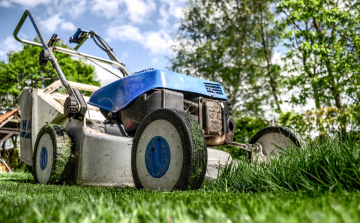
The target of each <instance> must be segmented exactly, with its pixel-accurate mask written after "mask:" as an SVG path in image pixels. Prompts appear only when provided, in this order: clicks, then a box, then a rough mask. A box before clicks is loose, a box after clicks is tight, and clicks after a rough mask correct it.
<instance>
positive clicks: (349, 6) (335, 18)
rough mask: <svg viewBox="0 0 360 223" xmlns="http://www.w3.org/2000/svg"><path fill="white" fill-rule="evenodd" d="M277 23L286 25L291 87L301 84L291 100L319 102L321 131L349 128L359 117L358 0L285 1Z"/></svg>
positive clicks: (317, 113)
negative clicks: (281, 15)
mask: <svg viewBox="0 0 360 223" xmlns="http://www.w3.org/2000/svg"><path fill="white" fill-rule="evenodd" d="M277 9H278V12H279V13H282V14H284V19H283V20H282V22H280V23H279V24H278V25H279V26H282V27H284V28H285V27H287V28H288V29H289V31H288V32H286V33H284V38H285V39H286V42H287V43H289V44H288V49H289V51H288V52H287V53H286V56H285V59H286V61H287V62H288V64H287V69H286V70H287V71H288V74H289V79H288V85H287V86H288V88H289V89H294V88H297V89H299V90H300V92H299V93H297V94H293V95H292V98H291V103H293V104H295V105H305V104H306V103H308V102H309V100H313V101H314V103H315V108H314V109H313V111H312V112H310V113H309V112H308V114H307V116H313V117H314V119H315V120H316V121H315V123H316V128H317V129H318V130H319V131H320V134H323V133H325V132H326V131H328V129H329V128H331V127H332V128H334V126H335V128H336V126H338V129H339V131H340V132H342V133H345V132H346V130H347V129H346V128H347V126H348V125H349V123H354V122H357V123H358V122H359V115H358V112H357V109H358V108H359V96H360V91H359V80H360V79H359V78H360V76H359V72H360V63H359V59H360V51H359V50H360V45H359V44H360V36H359V34H360V11H359V9H360V5H359V3H358V2H357V1H332V0H320V1H318V0H317V1H283V2H282V3H281V4H280V5H278V7H277Z"/></svg>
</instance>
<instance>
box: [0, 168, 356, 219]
mask: <svg viewBox="0 0 360 223" xmlns="http://www.w3.org/2000/svg"><path fill="white" fill-rule="evenodd" d="M0 187H1V194H0V210H1V214H0V222H50V221H53V222H217V223H220V222H266V223H270V222H360V193H359V192H346V191H344V190H342V191H338V192H335V193H331V192H311V193H304V192H302V193H301V192H292V193H284V192H282V193H278V194H277V193H235V192H230V191H226V190H221V191H217V190H216V189H213V188H206V185H205V186H204V188H202V189H201V190H198V191H184V192H151V191H138V190H136V189H134V188H104V187H83V186H68V185H64V186H61V185H36V184H33V179H32V176H31V175H30V174H24V173H14V174H2V175H0Z"/></svg>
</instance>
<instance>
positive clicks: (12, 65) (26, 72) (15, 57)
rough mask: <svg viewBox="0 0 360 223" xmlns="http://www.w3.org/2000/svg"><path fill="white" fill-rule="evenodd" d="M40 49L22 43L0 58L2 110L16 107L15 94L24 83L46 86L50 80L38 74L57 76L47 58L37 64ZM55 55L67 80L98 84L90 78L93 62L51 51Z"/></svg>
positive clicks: (0, 105) (91, 76)
mask: <svg viewBox="0 0 360 223" xmlns="http://www.w3.org/2000/svg"><path fill="white" fill-rule="evenodd" d="M62 47H64V46H62ZM40 51H41V48H40V47H36V46H31V45H24V49H23V50H21V51H19V52H13V51H10V52H9V53H8V54H7V59H8V62H7V63H5V62H4V61H0V107H1V109H2V110H3V111H9V110H13V109H15V108H16V107H17V105H18V101H17V97H18V96H19V94H20V93H21V91H22V89H24V88H25V87H38V88H42V87H46V86H48V85H49V84H51V83H52V82H53V81H54V80H41V79H42V78H57V75H56V73H55V70H54V69H53V67H52V66H51V64H50V62H49V63H48V64H47V65H46V66H44V67H43V66H40V65H39V55H40ZM55 56H56V58H57V60H58V62H59V64H60V67H61V68H62V70H63V72H64V74H65V76H66V78H67V79H68V80H70V81H75V82H80V83H85V84H91V85H96V86H100V83H99V81H96V80H94V75H95V74H94V67H93V66H91V65H88V64H86V63H84V62H83V61H82V60H74V59H72V58H71V56H70V55H67V54H63V53H57V52H55Z"/></svg>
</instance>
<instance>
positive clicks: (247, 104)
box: [171, 0, 281, 116]
mask: <svg viewBox="0 0 360 223" xmlns="http://www.w3.org/2000/svg"><path fill="white" fill-rule="evenodd" d="M273 3H274V1H269V0H264V1H258V0H257V1H256V0H237V1H232V0H224V1H219V0H208V1H202V0H190V2H189V6H188V8H187V9H186V11H185V18H184V19H182V21H181V25H180V28H179V33H178V36H177V39H178V43H179V45H176V46H175V47H174V50H175V52H176V56H175V57H174V58H172V60H171V62H172V67H171V69H172V70H174V71H177V72H181V73H185V74H188V75H192V76H196V77H203V78H206V79H210V80H212V81H218V82H220V83H221V84H222V85H223V87H224V89H225V91H226V92H227V94H228V98H229V100H230V101H231V102H232V104H233V106H234V107H236V108H237V110H238V111H240V112H241V114H244V115H252V116H262V115H263V114H264V109H265V108H264V107H263V105H264V104H268V105H271V106H272V107H274V109H275V110H276V111H278V112H281V106H280V105H281V100H280V98H279V88H280V87H281V78H280V71H281V68H280V66H279V65H277V64H273V62H272V59H273V54H274V48H275V47H276V45H277V44H278V42H279V41H280V39H279V37H280V34H281V32H280V30H278V28H277V27H276V26H275V15H274V12H275V9H274V8H272V9H271V5H272V4H273Z"/></svg>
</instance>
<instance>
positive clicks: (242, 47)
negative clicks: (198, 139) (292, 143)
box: [171, 0, 360, 139]
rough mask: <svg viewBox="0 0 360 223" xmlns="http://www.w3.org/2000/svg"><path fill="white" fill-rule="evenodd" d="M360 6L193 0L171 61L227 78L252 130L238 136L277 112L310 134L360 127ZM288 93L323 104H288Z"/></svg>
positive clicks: (327, 0) (330, 1) (192, 71)
mask: <svg viewBox="0 0 360 223" xmlns="http://www.w3.org/2000/svg"><path fill="white" fill-rule="evenodd" d="M359 12H360V4H359V3H358V2H357V1H353V0H351V1H350V0H339V1H334V0H316V1H315V0H283V1H280V0H279V1H274V0H273V1H270V0H264V1H261V0H223V1H220V0H189V5H188V7H187V8H186V9H185V17H184V18H183V19H182V21H181V24H180V28H179V30H178V35H177V39H178V44H177V45H175V46H174V50H175V56H174V57H173V58H172V60H171V62H172V67H171V68H172V69H173V70H174V71H177V72H182V73H186V74H188V75H192V76H197V77H203V78H205V79H210V80H213V81H218V82H220V83H221V84H222V85H223V87H224V89H225V91H226V92H227V94H228V95H227V96H228V98H229V100H230V101H231V102H232V104H233V106H234V108H235V109H236V110H237V116H236V118H238V121H237V124H238V125H237V127H238V129H248V131H245V130H240V132H237V133H236V134H238V135H236V136H235V139H240V138H239V137H243V138H246V139H247V138H248V135H249V134H252V129H257V128H260V127H261V126H259V125H257V124H256V123H254V122H252V121H251V120H255V119H259V120H261V122H263V121H265V118H264V117H266V116H265V115H266V114H267V115H268V114H269V112H270V113H271V112H272V113H274V112H275V113H277V114H278V115H277V117H276V118H277V120H276V121H274V120H273V121H272V122H273V123H275V124H279V125H285V126H288V127H291V128H293V129H294V130H296V131H298V132H299V133H301V134H302V135H307V136H309V135H310V134H315V133H316V134H317V133H319V134H320V135H323V134H325V133H330V132H331V131H332V132H335V133H339V132H340V133H345V132H346V131H347V130H349V129H350V128H352V129H353V128H355V127H358V126H360V113H359V112H358V111H359V108H360V103H359V98H360V91H359V86H360V76H359V72H360V70H359V69H360V63H359V59H360V55H359V53H360V51H359V50H360V48H359V46H360V13H359ZM276 53H279V54H281V55H282V56H283V61H284V63H285V64H280V63H275V62H274V61H275V60H274V56H275V54H276ZM286 98H287V99H288V100H287V101H286V103H287V104H286V105H287V106H288V107H289V105H292V106H295V107H298V108H299V107H303V106H306V105H308V104H309V103H313V104H314V105H315V107H314V108H312V109H310V110H308V111H305V112H304V113H297V112H295V111H285V110H284V107H285V104H284V103H285V101H284V99H286ZM264 105H268V106H267V107H266V106H264ZM307 107H309V106H307ZM269 108H270V109H269ZM267 117H268V118H269V116H267ZM240 120H245V122H243V121H240ZM267 122H268V121H267ZM251 123H253V125H251ZM249 125H250V126H249ZM348 127H349V128H348ZM257 130H258V129H257ZM237 131H238V130H237Z"/></svg>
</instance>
